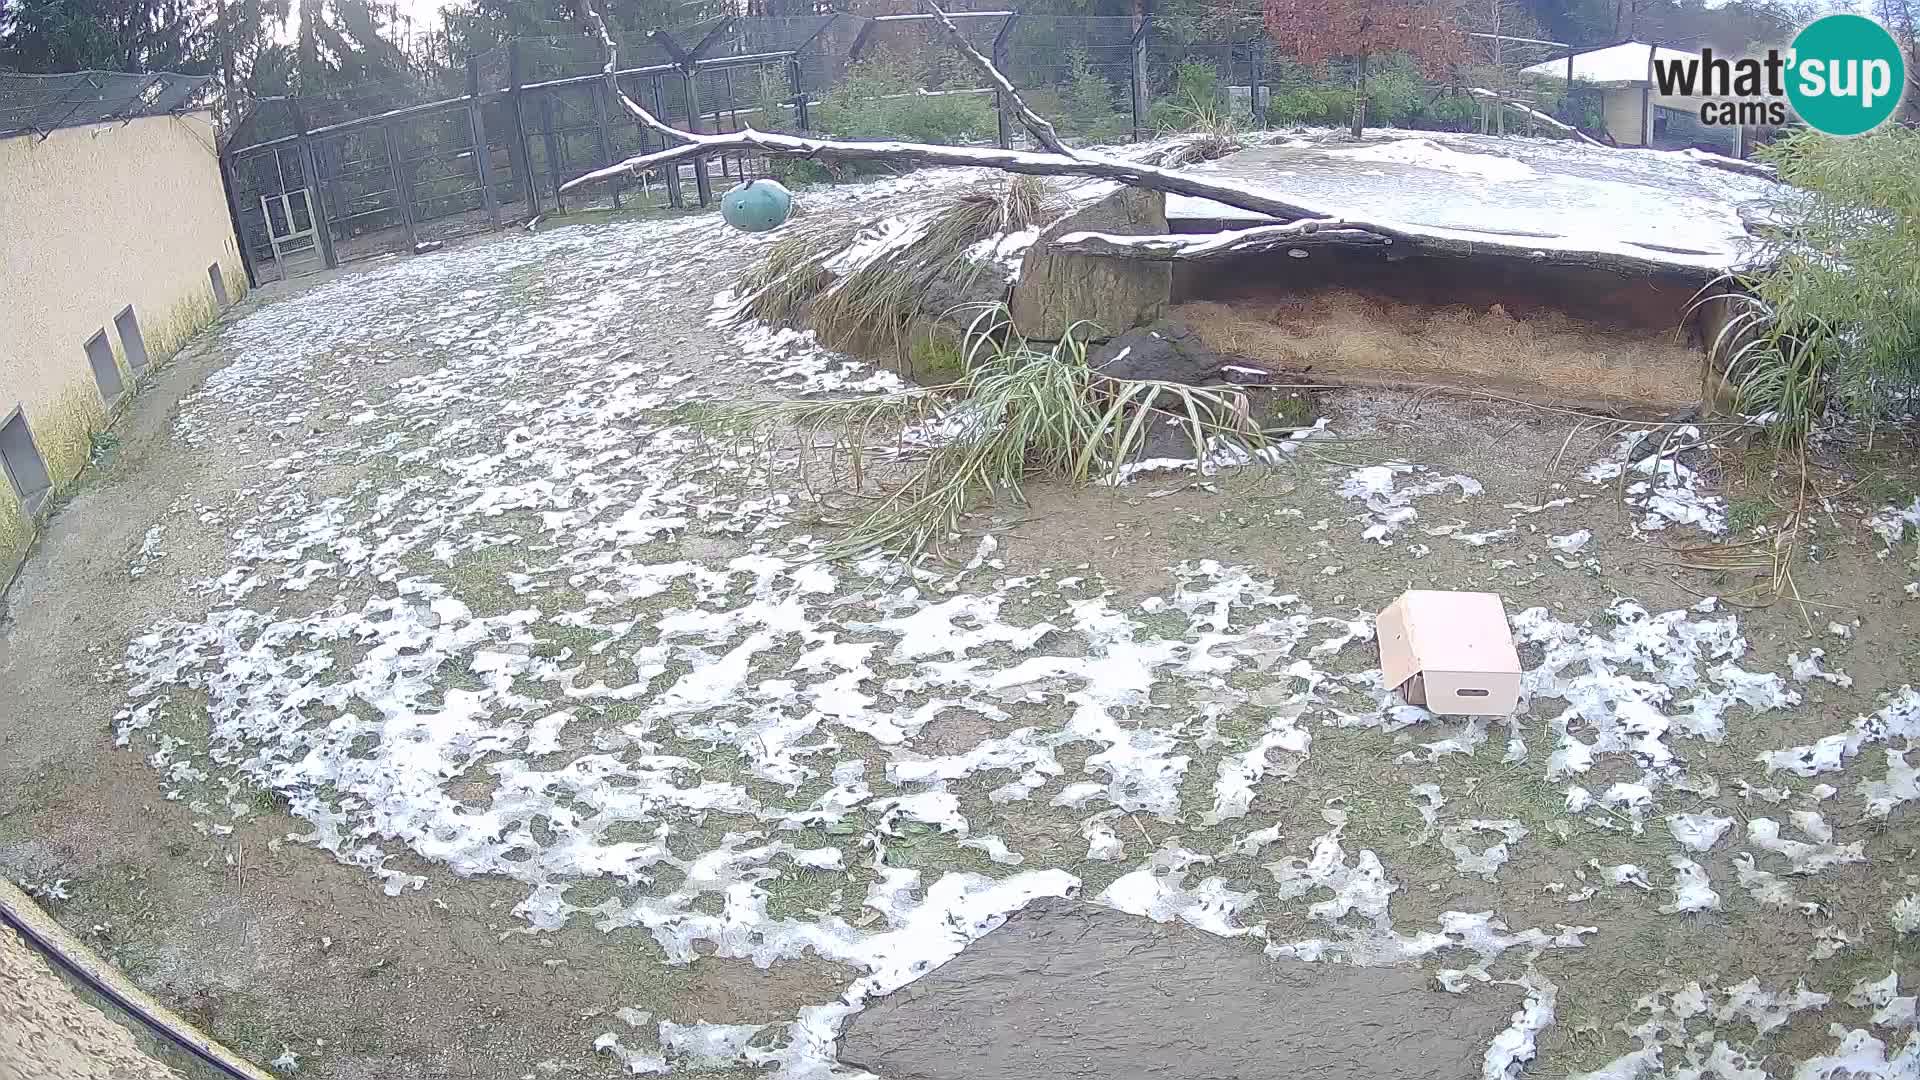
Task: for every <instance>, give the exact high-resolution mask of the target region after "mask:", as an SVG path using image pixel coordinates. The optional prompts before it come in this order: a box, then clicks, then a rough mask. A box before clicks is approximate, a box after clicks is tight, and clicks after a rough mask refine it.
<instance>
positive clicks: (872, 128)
mask: <svg viewBox="0 0 1920 1080" xmlns="http://www.w3.org/2000/svg"><path fill="white" fill-rule="evenodd" d="M940 81H943V82H946V81H953V80H951V79H943V80H940ZM919 82H920V80H919V72H918V71H917V70H916V68H915V66H914V65H912V64H911V63H910V62H908V61H907V60H905V59H903V58H900V57H897V56H890V55H881V56H876V57H874V58H872V59H869V60H863V61H860V62H859V63H857V64H854V65H852V66H851V67H849V68H848V69H847V77H846V78H845V79H843V80H841V82H840V83H839V84H838V85H836V86H835V87H834V88H833V89H832V90H831V91H830V92H828V94H827V96H826V98H825V99H824V100H822V101H821V102H820V103H819V104H818V105H817V106H815V107H814V112H813V116H812V120H813V122H814V123H815V124H816V125H817V126H818V127H819V128H820V130H822V131H825V132H828V133H830V134H833V135H837V136H840V137H841V138H847V139H904V140H908V141H911V142H931V143H947V144H957V143H966V142H973V141H977V140H980V139H984V138H989V137H991V136H992V135H993V134H994V132H995V127H996V125H995V123H994V118H993V97H992V95H989V94H944V93H932V94H928V93H921V92H920V86H919Z"/></svg>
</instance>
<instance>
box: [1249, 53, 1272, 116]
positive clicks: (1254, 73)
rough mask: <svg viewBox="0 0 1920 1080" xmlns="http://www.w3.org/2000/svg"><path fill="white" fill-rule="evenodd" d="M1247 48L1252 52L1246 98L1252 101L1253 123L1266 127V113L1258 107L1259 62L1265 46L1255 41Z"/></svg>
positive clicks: (1260, 72) (1260, 73)
mask: <svg viewBox="0 0 1920 1080" xmlns="http://www.w3.org/2000/svg"><path fill="white" fill-rule="evenodd" d="M1248 48H1249V49H1250V50H1251V51H1252V55H1251V56H1249V57H1248V61H1249V74H1248V78H1247V84H1248V85H1247V96H1248V97H1250V98H1252V99H1253V122H1254V123H1256V124H1258V125H1260V126H1261V127H1266V126H1267V111H1266V110H1265V109H1263V108H1261V107H1260V79H1261V76H1262V75H1263V74H1264V73H1263V72H1262V71H1261V70H1260V61H1261V55H1262V53H1264V52H1265V46H1264V44H1263V43H1262V42H1260V41H1256V42H1254V43H1253V44H1251V45H1250V46H1248Z"/></svg>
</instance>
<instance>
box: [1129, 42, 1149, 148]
mask: <svg viewBox="0 0 1920 1080" xmlns="http://www.w3.org/2000/svg"><path fill="white" fill-rule="evenodd" d="M1152 26H1153V22H1152V21H1151V20H1148V19H1142V20H1140V25H1139V26H1138V27H1137V28H1135V29H1134V31H1133V42H1132V45H1133V63H1132V65H1131V66H1130V70H1129V72H1128V75H1129V80H1128V81H1130V82H1131V83H1132V84H1133V141H1134V142H1139V141H1140V140H1141V139H1142V138H1143V137H1144V132H1145V130H1146V126H1147V31H1148V30H1149V29H1151V28H1152Z"/></svg>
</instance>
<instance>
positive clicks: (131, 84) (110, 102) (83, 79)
mask: <svg viewBox="0 0 1920 1080" xmlns="http://www.w3.org/2000/svg"><path fill="white" fill-rule="evenodd" d="M210 82H211V79H210V78H209V77H208V76H205V75H175V74H173V73H171V72H165V71H158V72H152V73H150V74H144V75H129V74H125V73H122V72H116V71H71V72H67V73H65V74H60V75H16V74H12V73H10V72H0V139H4V138H10V137H12V136H15V135H25V134H35V135H42V136H44V135H46V134H48V133H50V132H53V131H57V130H59V129H60V128H66V127H79V126H81V125H83V124H99V123H104V122H106V121H109V120H136V119H139V118H140V117H143V116H165V115H168V114H170V113H181V112H190V111H192V110H195V109H201V108H205V107H206V105H207V98H208V94H209V89H210V88H209V83H210Z"/></svg>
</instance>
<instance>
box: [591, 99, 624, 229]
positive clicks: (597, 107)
mask: <svg viewBox="0 0 1920 1080" xmlns="http://www.w3.org/2000/svg"><path fill="white" fill-rule="evenodd" d="M587 90H588V91H589V92H591V93H592V94H593V127H594V134H595V135H596V136H597V139H598V141H599V143H600V164H601V165H602V166H606V165H611V164H613V134H612V132H610V131H608V130H607V84H606V83H604V82H597V83H591V84H589V85H588V86H587ZM611 187H612V188H613V208H614V209H615V210H618V209H620V178H619V177H617V176H616V177H614V178H613V182H612V184H611Z"/></svg>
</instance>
